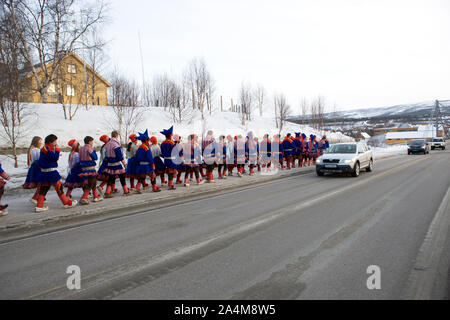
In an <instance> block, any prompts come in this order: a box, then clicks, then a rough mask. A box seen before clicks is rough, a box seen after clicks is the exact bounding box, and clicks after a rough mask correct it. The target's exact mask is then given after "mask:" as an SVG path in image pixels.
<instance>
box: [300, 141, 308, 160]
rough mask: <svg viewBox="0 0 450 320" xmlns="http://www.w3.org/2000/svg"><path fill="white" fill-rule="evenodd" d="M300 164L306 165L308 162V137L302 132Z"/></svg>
mask: <svg viewBox="0 0 450 320" xmlns="http://www.w3.org/2000/svg"><path fill="white" fill-rule="evenodd" d="M301 144H302V162H301V163H302V166H303V167H306V164H307V162H308V150H307V149H306V145H307V144H308V139H307V137H306V134H304V133H302V141H301Z"/></svg>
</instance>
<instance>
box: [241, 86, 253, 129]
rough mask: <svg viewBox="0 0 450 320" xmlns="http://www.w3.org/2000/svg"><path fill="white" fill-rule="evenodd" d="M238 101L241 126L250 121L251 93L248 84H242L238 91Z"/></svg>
mask: <svg viewBox="0 0 450 320" xmlns="http://www.w3.org/2000/svg"><path fill="white" fill-rule="evenodd" d="M239 101H240V103H241V110H240V112H241V114H240V117H241V124H242V125H245V121H246V120H247V121H251V113H252V108H253V92H252V86H251V85H250V84H247V83H244V82H242V84H241V88H240V90H239Z"/></svg>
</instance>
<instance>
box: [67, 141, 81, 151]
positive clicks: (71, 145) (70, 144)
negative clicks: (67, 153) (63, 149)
mask: <svg viewBox="0 0 450 320" xmlns="http://www.w3.org/2000/svg"><path fill="white" fill-rule="evenodd" d="M67 144H68V145H69V147H72V149H76V147H77V146H78V141H77V140H76V139H72V140H70V141H69V142H68V143H67Z"/></svg>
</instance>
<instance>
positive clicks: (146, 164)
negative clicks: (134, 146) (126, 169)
mask: <svg viewBox="0 0 450 320" xmlns="http://www.w3.org/2000/svg"><path fill="white" fill-rule="evenodd" d="M135 158H136V175H146V174H149V173H150V172H152V171H155V164H154V161H153V156H152V151H151V150H150V147H149V146H147V145H145V144H141V145H140V146H139V148H138V150H137V152H136V156H135Z"/></svg>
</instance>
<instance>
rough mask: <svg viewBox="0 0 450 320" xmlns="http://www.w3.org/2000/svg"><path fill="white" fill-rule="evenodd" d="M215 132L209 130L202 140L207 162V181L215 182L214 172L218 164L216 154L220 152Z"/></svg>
mask: <svg viewBox="0 0 450 320" xmlns="http://www.w3.org/2000/svg"><path fill="white" fill-rule="evenodd" d="M213 135H214V132H213V131H212V130H208V132H207V134H206V137H205V139H203V140H202V152H203V160H204V161H205V164H206V182H208V183H214V182H216V181H215V180H214V176H213V172H214V167H215V166H216V154H217V153H219V148H218V146H217V143H216V140H215V139H214V136H213Z"/></svg>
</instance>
